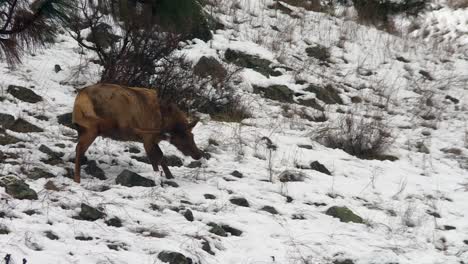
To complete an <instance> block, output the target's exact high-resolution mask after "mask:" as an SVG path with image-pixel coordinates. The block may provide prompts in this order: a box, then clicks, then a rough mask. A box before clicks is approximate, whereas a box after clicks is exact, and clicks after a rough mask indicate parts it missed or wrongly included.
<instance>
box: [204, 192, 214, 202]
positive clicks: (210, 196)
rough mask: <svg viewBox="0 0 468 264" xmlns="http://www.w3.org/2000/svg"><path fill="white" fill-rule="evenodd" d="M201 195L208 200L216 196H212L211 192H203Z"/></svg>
mask: <svg viewBox="0 0 468 264" xmlns="http://www.w3.org/2000/svg"><path fill="white" fill-rule="evenodd" d="M203 197H205V199H208V200H214V199H216V196H214V195H213V194H209V193H205V194H204V195H203Z"/></svg>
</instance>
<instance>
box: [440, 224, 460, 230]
mask: <svg viewBox="0 0 468 264" xmlns="http://www.w3.org/2000/svg"><path fill="white" fill-rule="evenodd" d="M442 228H443V229H444V230H446V231H448V230H455V229H457V228H456V227H454V226H451V225H444V226H442Z"/></svg>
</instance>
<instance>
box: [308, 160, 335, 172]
mask: <svg viewBox="0 0 468 264" xmlns="http://www.w3.org/2000/svg"><path fill="white" fill-rule="evenodd" d="M310 168H311V169H313V170H316V171H318V172H321V173H324V174H327V175H332V174H331V172H330V171H329V170H328V169H327V167H325V166H324V165H323V164H322V163H320V162H318V161H313V162H312V163H310Z"/></svg>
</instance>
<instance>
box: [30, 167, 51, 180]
mask: <svg viewBox="0 0 468 264" xmlns="http://www.w3.org/2000/svg"><path fill="white" fill-rule="evenodd" d="M26 174H27V176H28V178H29V179H32V180H37V179H41V178H46V179H48V178H54V177H55V175H54V174H52V173H50V172H48V171H45V170H44V169H42V168H37V167H34V168H32V170H30V171H29V172H26Z"/></svg>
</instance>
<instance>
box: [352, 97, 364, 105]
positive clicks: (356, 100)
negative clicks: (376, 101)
mask: <svg viewBox="0 0 468 264" xmlns="http://www.w3.org/2000/svg"><path fill="white" fill-rule="evenodd" d="M351 103H353V104H359V103H362V98H361V97H359V96H353V97H351Z"/></svg>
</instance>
